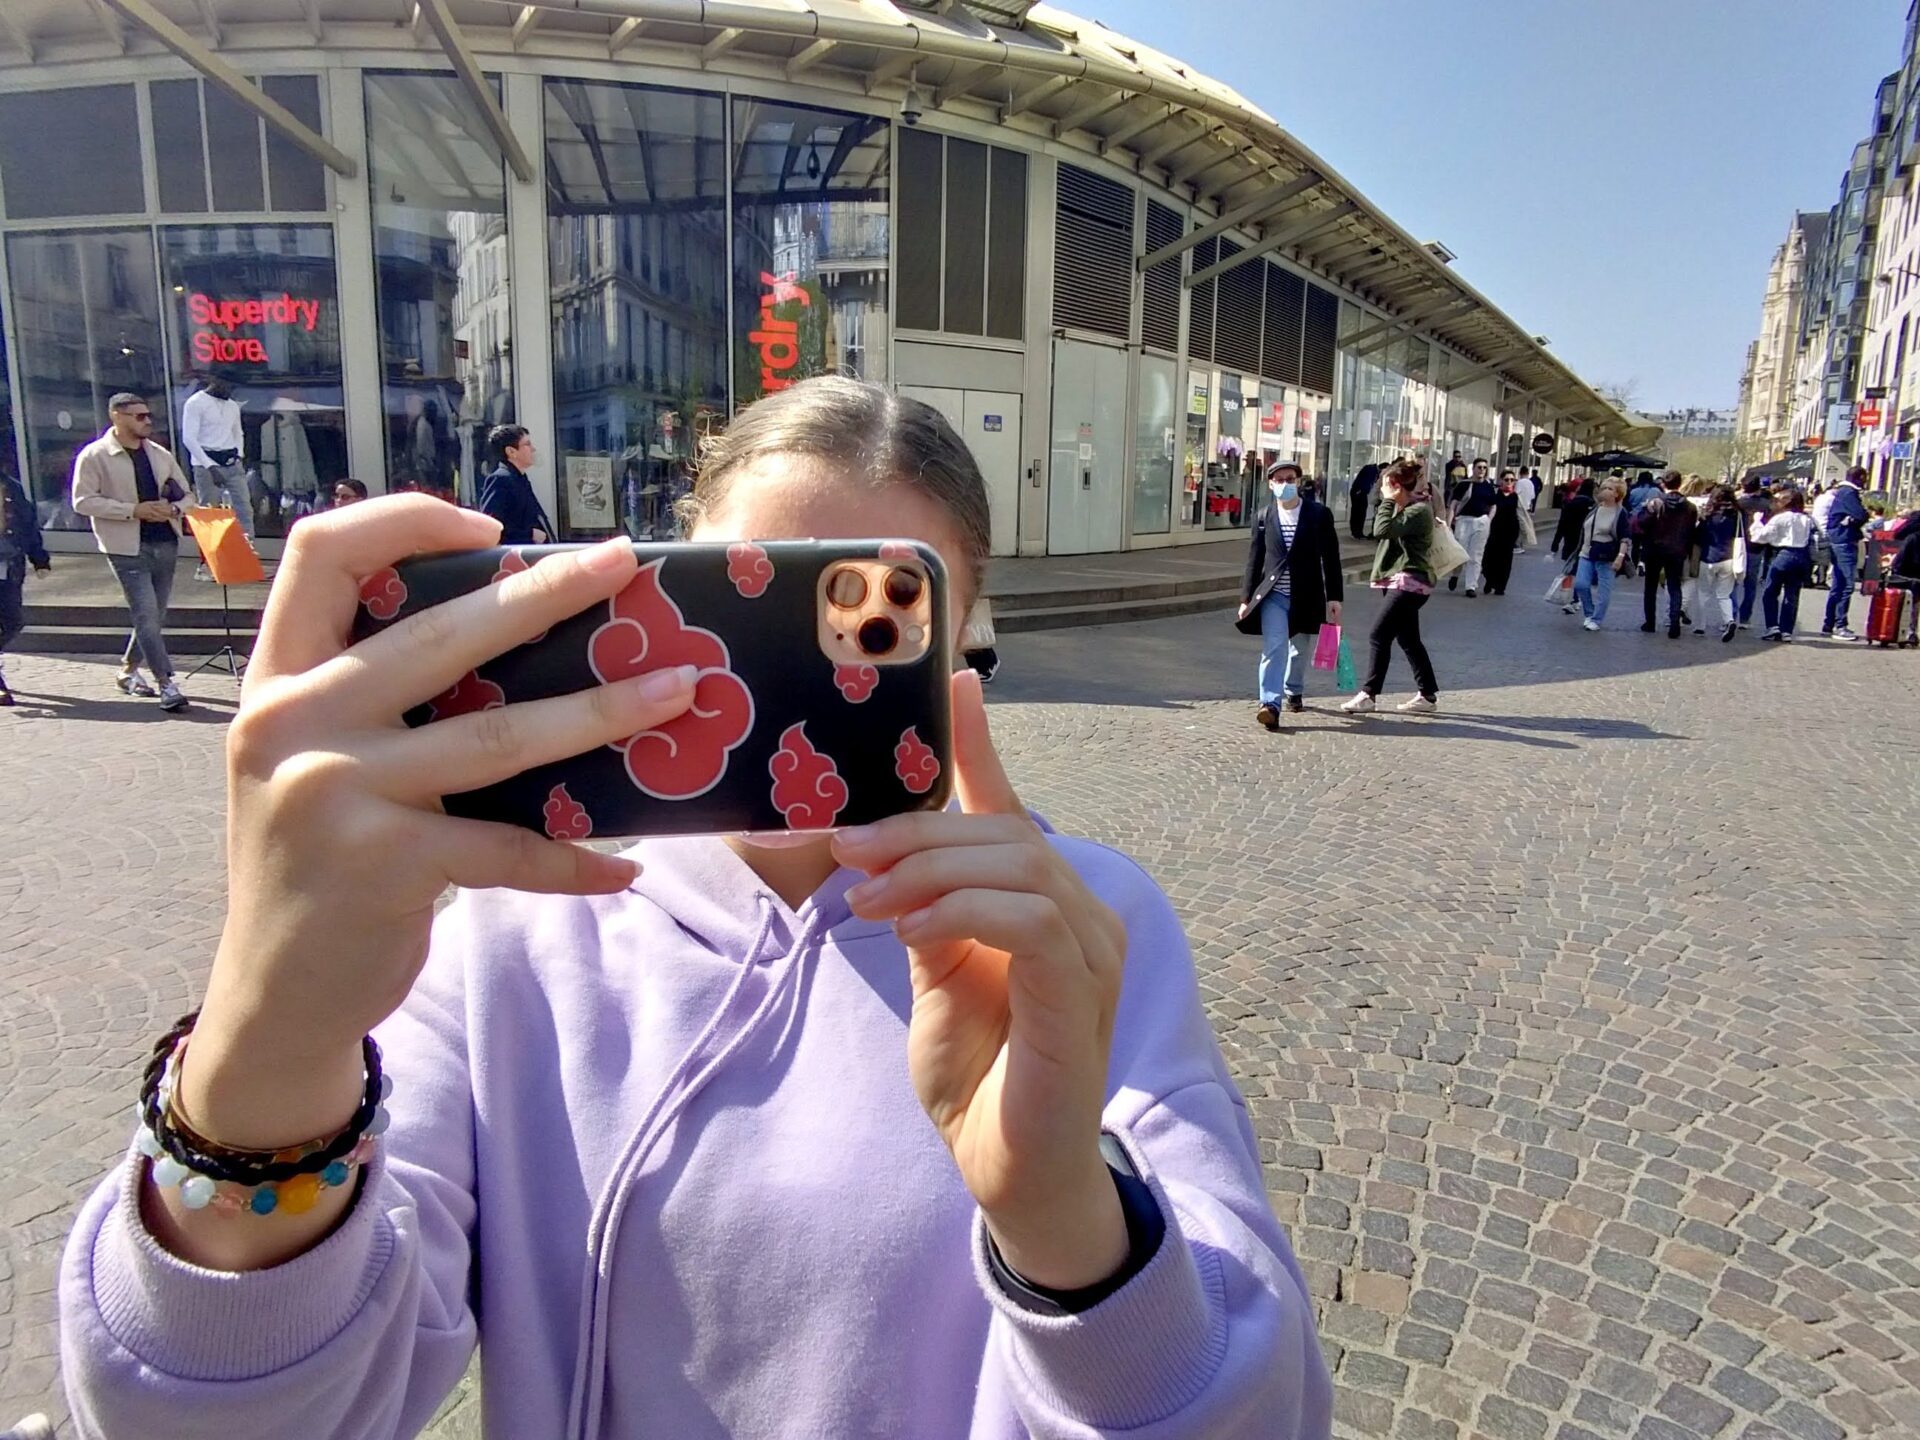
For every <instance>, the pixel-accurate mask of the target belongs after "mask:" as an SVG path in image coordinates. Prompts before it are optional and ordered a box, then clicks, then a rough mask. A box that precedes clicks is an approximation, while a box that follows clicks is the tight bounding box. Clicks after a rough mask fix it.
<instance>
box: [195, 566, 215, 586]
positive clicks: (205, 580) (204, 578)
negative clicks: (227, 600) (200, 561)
mask: <svg viewBox="0 0 1920 1440" xmlns="http://www.w3.org/2000/svg"><path fill="white" fill-rule="evenodd" d="M193 578H194V579H196V580H198V581H200V582H201V583H202V584H206V585H211V584H212V583H213V572H212V571H210V570H208V569H207V567H206V566H204V565H202V566H201V567H200V568H199V569H198V570H196V571H194V572H193Z"/></svg>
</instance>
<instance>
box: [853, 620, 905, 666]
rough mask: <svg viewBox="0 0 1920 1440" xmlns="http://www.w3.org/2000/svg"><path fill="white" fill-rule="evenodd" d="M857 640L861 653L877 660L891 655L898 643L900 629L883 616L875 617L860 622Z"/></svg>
mask: <svg viewBox="0 0 1920 1440" xmlns="http://www.w3.org/2000/svg"><path fill="white" fill-rule="evenodd" d="M857 638H858V639H859V642H860V649H861V652H862V653H863V654H867V655H872V656H874V657H875V658H876V659H877V658H878V657H880V656H882V655H891V654H892V653H893V647H894V646H896V645H898V644H899V643H900V627H899V626H897V625H895V624H894V623H893V621H891V620H889V619H887V617H886V616H884V615H875V616H874V617H873V618H872V619H870V620H864V621H862V622H861V625H860V630H859V634H858V637H857Z"/></svg>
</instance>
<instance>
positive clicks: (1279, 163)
mask: <svg viewBox="0 0 1920 1440" xmlns="http://www.w3.org/2000/svg"><path fill="white" fill-rule="evenodd" d="M290 35H304V36H305V37H306V38H305V40H304V41H303V42H301V43H321V44H326V45H328V46H329V47H332V46H336V45H337V46H347V45H352V46H356V47H366V46H376V47H387V48H391V47H395V46H400V47H411V48H417V47H420V46H436V45H437V46H438V48H440V49H442V50H443V51H444V52H445V54H446V56H447V58H448V59H449V60H450V61H451V62H452V63H453V64H454V66H455V69H456V70H457V71H462V72H465V73H475V72H473V70H472V66H473V63H474V62H473V56H474V55H475V54H481V55H484V54H486V53H497V52H500V51H520V52H523V53H551V54H555V55H561V56H571V57H575V58H580V57H583V56H587V55H595V56H599V57H603V58H604V57H608V56H617V55H621V54H628V55H637V54H639V53H642V47H644V48H645V50H646V51H650V52H652V54H653V56H654V57H660V58H664V57H678V58H681V59H682V60H683V61H684V62H686V63H698V64H700V65H703V66H709V67H712V68H716V69H723V70H731V71H738V72H740V73H746V74H764V73H769V72H770V73H772V74H773V75H775V76H782V77H785V78H789V79H799V78H801V77H803V76H811V77H812V78H814V79H817V80H826V79H828V78H829V77H836V78H837V79H838V80H839V81H840V83H842V84H845V85H847V86H850V87H857V88H861V89H863V90H864V91H865V92H866V93H868V94H887V95H896V94H900V93H903V92H904V90H905V88H906V87H907V86H909V85H911V86H912V87H914V89H915V91H916V92H917V94H918V95H919V97H920V98H921V101H922V103H923V104H924V105H926V106H927V108H929V109H948V110H951V111H953V112H955V113H959V114H966V115H970V116H973V117H975V118H983V119H987V120H991V121H994V122H997V123H999V124H1003V125H1008V126H1013V127H1016V128H1020V129H1023V130H1025V131H1027V132H1028V133H1030V134H1034V135H1036V136H1039V137H1041V138H1046V139H1051V140H1055V141H1058V142H1060V143H1062V144H1064V145H1066V146H1068V147H1069V148H1073V149H1080V150H1083V151H1087V152H1090V153H1093V154H1097V155H1101V156H1104V157H1105V158H1107V159H1108V160H1110V161H1112V162H1115V163H1118V164H1122V165H1129V166H1131V168H1132V169H1134V170H1135V171H1136V172H1137V173H1139V174H1141V175H1143V176H1145V177H1148V178H1151V179H1153V180H1155V181H1157V182H1159V183H1161V184H1163V185H1165V186H1166V187H1167V188H1168V189H1170V190H1172V191H1174V192H1176V193H1179V194H1182V195H1184V196H1186V197H1187V198H1189V199H1190V200H1192V201H1193V202H1194V203H1195V204H1196V205H1199V206H1202V207H1205V208H1207V209H1210V210H1212V211H1213V212H1214V214H1215V215H1216V216H1217V218H1216V219H1214V220H1213V221H1211V222H1210V223H1208V224H1206V225H1204V226H1203V227H1202V228H1201V229H1199V230H1197V231H1195V232H1193V233H1191V234H1189V235H1188V236H1187V237H1185V239H1184V240H1183V241H1182V242H1181V248H1185V247H1186V246H1188V245H1191V244H1193V243H1197V242H1198V240H1199V239H1202V238H1205V237H1206V236H1207V235H1209V234H1218V233H1222V232H1224V231H1226V230H1228V229H1236V228H1237V229H1240V230H1242V231H1244V232H1246V233H1247V234H1249V235H1251V236H1252V237H1253V245H1252V246H1251V247H1250V249H1251V250H1252V252H1254V253H1266V254H1273V253H1283V254H1286V255H1288V256H1289V257H1290V258H1292V259H1293V260H1295V261H1296V262H1298V263H1299V264H1301V265H1303V266H1304V267H1306V268H1307V269H1309V270H1312V271H1315V272H1317V273H1319V274H1321V275H1323V276H1325V277H1326V278H1328V279H1329V280H1332V281H1335V282H1337V283H1338V284H1340V285H1342V286H1344V287H1345V288H1346V289H1348V290H1350V291H1353V292H1354V293H1357V294H1359V295H1361V296H1362V297H1364V298H1365V299H1366V300H1367V301H1369V302H1370V303H1371V304H1372V305H1374V306H1375V307H1377V308H1378V309H1380V310H1381V311H1382V312H1383V313H1384V314H1385V316H1386V317H1387V318H1386V319H1385V320H1383V321H1378V322H1373V323H1370V324H1368V325H1365V326H1362V327H1360V328H1359V329H1356V330H1354V331H1353V332H1352V333H1350V334H1348V335H1345V336H1342V337H1341V339H1342V342H1343V344H1345V345H1346V346H1347V347H1349V348H1351V349H1355V350H1358V351H1360V352H1361V353H1366V352H1368V351H1370V350H1372V349H1377V348H1380V347H1383V346H1385V345H1387V344H1390V343H1392V341H1394V340H1395V339H1397V338H1399V337H1400V336H1401V335H1404V334H1407V333H1410V332H1412V331H1414V330H1416V329H1418V330H1420V331H1424V332H1427V333H1431V334H1433V335H1436V336H1438V337H1439V338H1440V339H1441V340H1442V341H1444V342H1445V343H1446V344H1448V345H1450V346H1452V347H1453V348H1454V349H1456V350H1458V351H1460V352H1462V353H1463V354H1465V355H1466V356H1467V357H1468V359H1469V366H1468V368H1467V369H1466V370H1465V371H1464V373H1463V372H1461V371H1459V370H1458V369H1456V370H1455V371H1454V372H1453V373H1452V374H1451V375H1450V376H1449V378H1448V381H1447V383H1448V385H1449V387H1457V386H1459V385H1462V384H1466V383H1470V382H1471V381H1473V380H1476V379H1480V378H1483V377H1484V376H1486V375H1498V376H1499V377H1500V378H1501V379H1502V380H1504V381H1505V382H1506V383H1507V384H1508V385H1509V386H1510V387H1512V389H1513V390H1515V391H1517V392H1519V393H1520V394H1521V395H1523V396H1531V397H1532V398H1534V399H1535V400H1537V401H1539V402H1541V403H1542V404H1543V405H1544V406H1545V407H1546V408H1548V409H1550V410H1551V411H1554V412H1557V413H1558V414H1560V415H1562V416H1564V417H1566V419H1567V420H1568V421H1570V422H1571V424H1572V426H1573V427H1574V428H1576V429H1577V430H1579V431H1581V432H1582V433H1583V434H1584V435H1585V436H1586V438H1590V439H1592V440H1594V441H1596V442H1599V443H1613V444H1621V445H1627V446H1635V447H1645V446H1648V445H1651V444H1653V443H1655V441H1657V439H1658V438H1659V435H1660V433H1661V432H1660V430H1659V428H1658V427H1649V426H1647V425H1645V424H1643V423H1639V422H1637V421H1636V420H1635V419H1634V418H1633V417H1630V416H1628V415H1626V414H1624V413H1623V412H1622V411H1620V410H1619V409H1617V408H1616V407H1615V406H1614V405H1612V404H1611V403H1610V402H1609V401H1608V400H1607V399H1606V398H1605V397H1604V396H1602V395H1600V394H1599V393H1598V392H1597V391H1596V390H1594V389H1593V388H1592V387H1591V386H1589V385H1588V384H1586V383H1585V382H1584V381H1583V380H1581V379H1580V377H1579V376H1577V375H1576V374H1574V373H1573V371H1572V370H1571V369H1569V368H1568V367H1567V366H1566V365H1564V364H1563V363H1561V362H1560V361H1559V360H1558V359H1556V358H1555V357H1554V356H1553V355H1552V354H1550V353H1549V352H1548V351H1547V349H1546V347H1545V345H1544V344H1543V343H1541V341H1540V340H1539V339H1538V338H1537V337H1535V336H1534V335H1533V334H1532V332H1531V331H1529V330H1527V329H1525V328H1524V327H1522V326H1521V325H1519V324H1518V323H1517V322H1515V321H1514V320H1513V319H1512V318H1511V317H1509V316H1508V315H1507V314H1506V313H1505V312H1503V311H1502V310H1501V309H1500V308H1499V307H1498V306H1496V305H1494V304H1493V302H1492V301H1490V300H1489V299H1487V297H1486V296H1484V295H1483V294H1481V293H1480V292H1479V291H1478V290H1476V289H1475V288H1474V287H1473V286H1471V285H1469V284H1468V283H1467V282H1466V281H1465V280H1463V279H1462V278H1461V277H1460V276H1459V275H1457V274H1456V273H1454V271H1453V270H1452V269H1450V268H1449V265H1448V261H1449V260H1450V259H1451V258H1452V257H1451V256H1450V255H1446V254H1445V252H1444V251H1440V252H1436V248H1435V247H1430V246H1428V245H1426V244H1423V243H1422V242H1420V241H1418V240H1416V239H1415V238H1414V237H1413V236H1412V235H1410V234H1409V233H1408V232H1407V231H1406V230H1404V229H1403V228H1401V227H1400V226H1399V225H1398V224H1397V223H1395V222H1394V220H1393V219H1392V218H1391V217H1389V216H1388V215H1387V214H1386V213H1385V212H1384V211H1382V210H1381V209H1380V208H1379V207H1378V206H1376V205H1375V204H1374V203H1373V202H1372V201H1371V200H1369V199H1368V198H1367V197H1366V196H1365V195H1363V194H1362V193H1361V192H1360V191H1359V190H1358V189H1357V188H1356V187H1355V186H1353V185H1351V184H1349V183H1348V182H1347V181H1346V180H1345V179H1344V178H1342V176H1341V175H1340V174H1339V172H1338V171H1336V170H1335V169H1334V168H1333V167H1332V166H1331V165H1329V164H1327V162H1326V161H1325V160H1323V159H1322V158H1321V157H1320V156H1318V155H1316V154H1315V153H1314V152H1313V151H1312V150H1310V149H1308V148H1307V147H1306V146H1305V145H1303V144H1301V143H1300V141H1299V140H1297V139H1296V138H1295V137H1294V136H1293V135H1292V134H1291V133H1290V132H1289V131H1287V130H1286V129H1284V128H1283V127H1282V126H1281V125H1280V124H1279V123H1278V122H1277V121H1275V120H1274V119H1273V118H1272V117H1271V116H1269V115H1267V114H1266V113H1265V112H1264V111H1262V110H1260V109H1259V108H1258V107H1257V106H1255V105H1254V104H1253V103H1252V102H1250V101H1249V100H1247V99H1246V98H1245V97H1243V96H1241V95H1239V94H1238V93H1236V92H1235V91H1233V90H1232V89H1230V88H1228V87H1227V86H1225V85H1222V84H1220V83H1219V82H1218V81H1215V80H1212V79H1209V78H1208V77H1206V76H1204V75H1202V74H1200V73H1199V72H1197V71H1195V70H1193V69H1191V68H1190V67H1188V66H1186V65H1185V64H1183V63H1182V62H1180V61H1179V60H1177V59H1174V58H1173V57H1171V56H1169V55H1166V54H1164V53H1162V52H1160V51H1157V50H1155V49H1153V48H1152V47H1151V46H1147V45H1144V44H1141V43H1140V42H1138V41H1135V40H1132V39H1129V38H1128V37H1126V36H1124V35H1120V34H1117V33H1116V32H1114V31H1111V30H1109V29H1107V28H1106V27H1105V26H1104V25H1101V24H1100V23H1098V22H1097V21H1093V20H1087V19H1083V18H1081V17H1080V16H1077V15H1073V14H1070V13H1068V12H1067V11H1064V10H1060V9H1056V8H1055V7H1054V6H1051V5H1046V4H1036V3H1032V0H530V3H529V0H0V84H4V78H5V73H6V68H7V67H8V66H10V65H18V64H20V63H21V62H22V61H24V62H26V63H29V64H35V65H43V64H45V63H46V62H49V61H54V60H60V59H68V58H73V59H78V58H86V57H88V56H98V55H103V54H106V55H112V54H124V53H130V52H133V51H136V50H140V49H151V48H152V47H153V46H154V45H159V46H161V47H162V48H165V49H169V50H171V51H173V53H175V54H177V55H180V56H181V57H182V58H184V59H187V60H188V62H189V63H191V64H194V65H195V66H196V68H199V69H201V70H202V71H203V73H207V74H208V75H209V76H210V77H213V78H216V83H219V82H218V78H217V77H216V76H215V68H217V67H221V66H225V67H226V69H227V71H228V74H229V75H230V76H232V77H233V78H235V79H238V78H239V74H240V72H238V71H235V70H233V69H232V65H233V63H234V56H235V54H236V52H240V51H244V50H247V49H262V48H268V47H275V46H279V47H284V46H285V45H286V44H287V43H288V37H289V36H290ZM210 67H212V68H210ZM243 83H244V82H243ZM480 88H481V89H483V90H488V87H484V86H482V87H480ZM491 98H492V97H491V92H490V90H488V94H487V96H486V100H487V101H491ZM476 103H481V102H479V101H478V100H477V101H476ZM491 108H493V109H494V110H495V111H496V112H497V106H494V107H491ZM288 118H291V117H288ZM486 118H487V119H488V120H489V121H490V122H491V121H493V120H494V119H495V118H496V116H495V115H488V116H487V117H486ZM269 119H270V120H271V119H272V117H269ZM498 123H499V124H500V125H502V126H504V125H505V119H504V117H498ZM509 134H510V132H509ZM296 138H297V137H296ZM314 138H318V137H314ZM321 143H324V142H321ZM516 148H517V147H516ZM336 168H338V167H336ZM516 168H518V167H517V166H516ZM1159 253H1161V254H1164V253H1165V252H1159ZM1244 253H1245V252H1243V254H1244ZM1150 258H1151V257H1150ZM1237 258H1239V257H1236V259H1237Z"/></svg>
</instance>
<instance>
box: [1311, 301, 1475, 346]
mask: <svg viewBox="0 0 1920 1440" xmlns="http://www.w3.org/2000/svg"><path fill="white" fill-rule="evenodd" d="M1471 303H1472V302H1471V301H1470V300H1468V299H1467V298H1466V297H1465V296H1462V295H1453V296H1448V297H1447V298H1445V299H1443V300H1440V301H1438V302H1436V303H1435V304H1432V305H1423V306H1421V307H1420V308H1419V309H1417V310H1409V311H1407V312H1406V313H1405V314H1402V315H1389V316H1388V317H1387V318H1386V319H1384V320H1381V321H1378V322H1376V323H1375V324H1372V325H1369V326H1367V327H1366V328H1365V329H1363V330H1356V331H1354V332H1353V333H1352V334H1351V335H1343V336H1341V337H1340V344H1341V345H1342V346H1343V347H1344V346H1351V345H1358V344H1359V343H1360V342H1361V341H1362V340H1371V339H1372V338H1373V337H1374V336H1376V335H1378V334H1380V333H1381V332H1383V331H1386V330H1405V329H1407V328H1408V327H1409V326H1412V325H1418V324H1419V323H1420V322H1421V321H1423V320H1430V319H1432V318H1433V317H1434V316H1435V315H1438V314H1440V313H1441V312H1442V311H1444V310H1458V309H1459V308H1460V307H1461V306H1462V305H1468V304H1471Z"/></svg>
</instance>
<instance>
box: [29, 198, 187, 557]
mask: <svg viewBox="0 0 1920 1440" xmlns="http://www.w3.org/2000/svg"><path fill="white" fill-rule="evenodd" d="M7 267H8V270H9V272H10V274H11V277H12V280H13V305H14V313H13V319H14V333H15V340H16V343H17V344H18V347H19V353H18V354H17V355H15V356H14V363H15V364H16V365H18V366H19V367H20V388H21V391H22V399H23V400H24V402H25V406H26V409H25V413H24V414H22V415H21V417H20V424H21V426H22V428H23V429H25V431H26V433H27V490H28V493H29V494H30V495H31V496H32V497H33V499H34V502H35V504H36V506H37V507H38V509H39V511H40V521H41V523H42V524H43V525H48V526H51V527H53V528H54V529H58V530H85V529H87V528H88V526H87V522H86V521H85V520H83V519H82V518H81V517H80V516H78V515H76V514H74V512H73V509H72V506H71V504H70V503H69V485H70V483H71V481H72V478H73V457H74V455H75V454H76V453H77V452H78V451H79V449H80V447H81V446H82V445H85V444H86V443H87V442H88V441H90V440H92V439H93V438H94V437H95V436H97V435H98V434H100V432H101V431H103V430H105V429H106V428H107V399H108V397H110V396H111V395H113V394H114V393H115V392H116V391H120V390H131V391H134V392H135V393H137V394H140V395H145V396H147V397H149V398H150V399H153V400H155V401H158V402H160V403H158V404H156V405H155V406H154V438H155V439H157V440H158V441H160V443H161V444H163V445H167V446H169V447H171V444H172V440H171V435H172V422H171V420H170V418H169V417H168V416H167V414H166V409H167V406H166V404H165V399H166V356H165V354H164V352H163V351H162V349H161V343H160V295H159V287H158V285H157V284H156V283H155V281H154V274H153V236H152V233H151V232H150V231H148V230H144V229H142V230H95V231H89V232H86V233H84V234H77V235H15V236H12V237H11V238H10V239H9V240H8V241H7Z"/></svg>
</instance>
